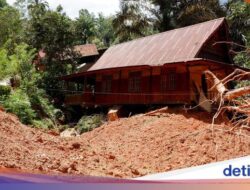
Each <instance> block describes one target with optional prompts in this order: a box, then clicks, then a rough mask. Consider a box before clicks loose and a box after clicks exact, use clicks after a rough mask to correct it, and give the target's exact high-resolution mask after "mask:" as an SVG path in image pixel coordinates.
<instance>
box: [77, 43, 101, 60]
mask: <svg viewBox="0 0 250 190" xmlns="http://www.w3.org/2000/svg"><path fill="white" fill-rule="evenodd" d="M74 51H75V52H77V53H79V55H80V56H81V57H86V56H93V55H99V52H98V50H97V47H96V45H95V44H85V45H77V46H74Z"/></svg>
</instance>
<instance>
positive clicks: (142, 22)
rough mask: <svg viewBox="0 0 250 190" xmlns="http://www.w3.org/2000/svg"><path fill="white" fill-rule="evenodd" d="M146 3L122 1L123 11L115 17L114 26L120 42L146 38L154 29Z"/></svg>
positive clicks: (129, 0) (131, 0)
mask: <svg viewBox="0 0 250 190" xmlns="http://www.w3.org/2000/svg"><path fill="white" fill-rule="evenodd" d="M145 6H146V5H145V1H141V0H139V1H133V0H121V1H120V7H121V10H120V12H118V13H117V14H116V15H115V18H114V20H113V26H114V29H115V34H116V35H117V36H118V38H119V41H120V42H123V41H128V40H132V39H135V38H138V37H142V36H146V35H148V34H149V33H147V32H148V31H150V30H149V28H152V27H153V26H152V19H151V18H150V17H149V16H148V15H149V14H148V11H147V8H145Z"/></svg>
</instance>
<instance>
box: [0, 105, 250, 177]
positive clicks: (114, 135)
mask: <svg viewBox="0 0 250 190" xmlns="http://www.w3.org/2000/svg"><path fill="white" fill-rule="evenodd" d="M215 128H216V130H215V131H214V136H212V133H211V130H210V129H211V116H210V115H208V114H206V113H204V112H190V113H185V112H184V111H174V110H171V111H168V113H162V114H158V115H155V116H145V115H137V116H134V117H131V118H124V119H120V120H118V121H115V122H109V123H105V124H104V125H103V126H101V127H100V128H97V129H95V130H94V131H92V132H89V133H85V134H83V135H81V136H79V137H75V138H69V139H65V138H61V137H60V136H59V135H58V134H57V133H55V132H52V131H43V130H39V129H34V128H30V127H27V126H24V125H22V124H21V123H20V122H19V120H18V119H17V118H16V117H15V116H14V115H11V114H7V113H5V112H3V111H0V168H1V167H2V168H13V169H20V170H21V171H28V172H33V173H46V174H70V175H91V176H109V177H118V178H135V177H139V176H144V175H147V174H153V173H157V172H166V171H170V170H175V169H180V168H186V167H191V166H197V165H202V164H206V163H211V162H215V161H221V160H227V159H232V158H236V157H240V156H246V155H250V137H247V136H240V135H236V134H235V133H237V132H239V131H234V132H233V133H232V132H227V130H230V128H231V127H229V126H227V125H226V124H224V123H223V122H218V123H217V124H216V125H215ZM241 133H242V134H244V135H250V134H249V131H244V130H242V131H241Z"/></svg>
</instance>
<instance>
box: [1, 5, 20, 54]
mask: <svg viewBox="0 0 250 190" xmlns="http://www.w3.org/2000/svg"><path fill="white" fill-rule="evenodd" d="M0 6H1V5H0ZM21 33H22V21H21V18H20V13H19V12H18V10H16V9H15V8H13V7H10V6H5V7H4V8H2V9H0V47H2V46H3V45H7V44H6V43H8V47H9V50H11V49H13V47H14V44H15V43H18V42H20V40H21V38H22V36H21Z"/></svg>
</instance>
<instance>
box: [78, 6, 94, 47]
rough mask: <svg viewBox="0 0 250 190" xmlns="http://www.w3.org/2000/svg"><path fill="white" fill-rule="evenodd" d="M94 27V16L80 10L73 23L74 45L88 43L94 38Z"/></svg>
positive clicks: (84, 10)
mask: <svg viewBox="0 0 250 190" xmlns="http://www.w3.org/2000/svg"><path fill="white" fill-rule="evenodd" d="M95 25H96V19H95V15H94V14H92V13H89V11H88V10H86V9H82V10H80V11H79V17H78V18H77V19H76V21H75V31H76V43H77V44H86V43H90V42H91V41H92V40H93V39H94V37H95V30H96V28H95Z"/></svg>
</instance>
